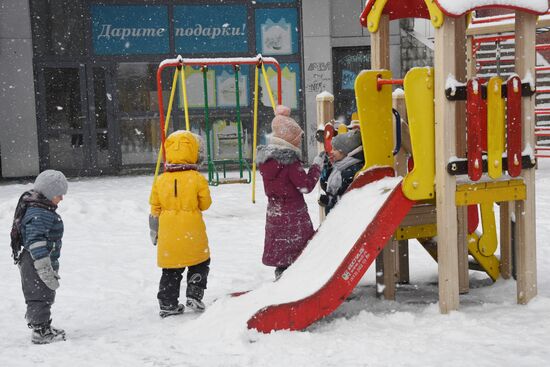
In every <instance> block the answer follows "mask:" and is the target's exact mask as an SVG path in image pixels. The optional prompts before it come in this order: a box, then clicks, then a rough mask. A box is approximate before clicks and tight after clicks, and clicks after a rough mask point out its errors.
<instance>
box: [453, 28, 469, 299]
mask: <svg viewBox="0 0 550 367" xmlns="http://www.w3.org/2000/svg"><path fill="white" fill-rule="evenodd" d="M455 40H456V41H455V42H456V43H455V50H456V57H457V58H456V75H455V76H456V80H458V81H461V82H463V81H465V80H466V74H467V73H466V66H467V62H466V57H467V56H466V17H463V18H458V19H457V20H456V39H455ZM455 103H456V122H455V123H456V125H455V131H456V155H457V156H458V157H460V158H465V157H466V150H467V149H466V102H465V101H456V102H455ZM457 230H458V234H457V236H458V239H457V241H458V284H459V292H460V293H468V291H469V290H470V280H469V269H468V207H466V206H462V207H459V208H457Z"/></svg>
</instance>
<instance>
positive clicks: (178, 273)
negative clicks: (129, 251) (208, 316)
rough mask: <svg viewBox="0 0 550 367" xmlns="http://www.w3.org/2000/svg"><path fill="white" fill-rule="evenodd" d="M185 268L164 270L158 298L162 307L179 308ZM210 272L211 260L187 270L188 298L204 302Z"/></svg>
mask: <svg viewBox="0 0 550 367" xmlns="http://www.w3.org/2000/svg"><path fill="white" fill-rule="evenodd" d="M184 271H185V268H179V269H162V276H161V277H160V284H159V292H158V294H157V298H158V300H159V303H160V304H161V305H162V306H177V305H178V299H179V297H180V285H181V280H182V279H183V272H184ZM209 272H210V259H208V260H206V261H204V262H202V263H200V264H197V265H193V266H189V267H188V269H187V290H186V292H185V295H186V296H187V298H194V299H197V300H199V301H200V300H202V297H203V296H204V290H205V289H206V282H207V279H208V273H209Z"/></svg>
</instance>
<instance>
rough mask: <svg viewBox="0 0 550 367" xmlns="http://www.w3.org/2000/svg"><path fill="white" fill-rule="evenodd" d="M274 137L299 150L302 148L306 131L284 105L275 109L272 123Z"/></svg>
mask: <svg viewBox="0 0 550 367" xmlns="http://www.w3.org/2000/svg"><path fill="white" fill-rule="evenodd" d="M271 130H272V131H273V136H274V137H276V138H280V139H283V140H285V141H287V142H289V143H290V144H292V145H294V146H295V147H297V148H301V143H302V135H303V134H304V131H303V130H302V128H301V127H300V125H298V123H297V122H296V121H294V119H293V118H292V117H290V108H288V107H287V106H283V105H278V106H277V107H275V117H274V118H273V121H271Z"/></svg>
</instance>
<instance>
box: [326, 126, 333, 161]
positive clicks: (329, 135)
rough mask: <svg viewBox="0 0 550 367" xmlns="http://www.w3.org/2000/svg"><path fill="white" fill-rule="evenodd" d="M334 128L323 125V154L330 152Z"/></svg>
mask: <svg viewBox="0 0 550 367" xmlns="http://www.w3.org/2000/svg"><path fill="white" fill-rule="evenodd" d="M334 134H335V132H334V126H333V125H332V124H326V125H325V152H327V154H329V153H330V152H332V138H333V137H334Z"/></svg>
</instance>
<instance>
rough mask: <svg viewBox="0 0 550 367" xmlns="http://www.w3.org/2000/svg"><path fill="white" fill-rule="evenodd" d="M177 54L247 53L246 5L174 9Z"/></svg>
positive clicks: (187, 6) (199, 6) (181, 7)
mask: <svg viewBox="0 0 550 367" xmlns="http://www.w3.org/2000/svg"><path fill="white" fill-rule="evenodd" d="M174 32H175V39H176V53H181V54H195V53H223V52H231V53H237V52H248V36H247V33H248V29H247V7H246V6H244V5H235V6H226V5H216V6H205V5H182V6H174Z"/></svg>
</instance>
